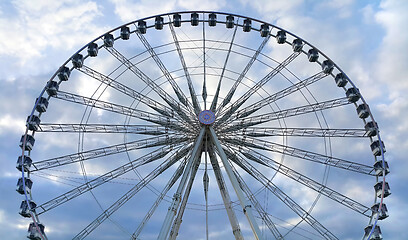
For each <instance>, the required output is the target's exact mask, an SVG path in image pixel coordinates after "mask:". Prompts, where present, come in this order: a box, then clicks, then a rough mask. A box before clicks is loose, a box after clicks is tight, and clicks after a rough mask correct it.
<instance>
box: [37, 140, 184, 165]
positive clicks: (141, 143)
mask: <svg viewBox="0 0 408 240" xmlns="http://www.w3.org/2000/svg"><path fill="white" fill-rule="evenodd" d="M188 140H189V139H188V138H187V137H173V136H170V137H169V136H160V137H152V138H147V139H141V140H136V141H132V142H127V143H121V144H116V145H111V146H107V147H102V148H96V149H92V150H88V151H84V152H78V153H73V154H69V155H64V156H60V157H55V158H50V159H45V160H42V161H37V162H33V167H34V169H33V170H32V172H35V171H38V170H43V169H49V168H55V167H60V166H63V165H67V164H72V163H76V162H80V161H87V160H91V159H95V158H99V157H104V156H109V155H113V154H118V153H123V152H129V151H133V150H137V149H143V148H150V147H158V146H166V145H167V146H175V145H177V144H181V143H184V142H187V141H188Z"/></svg>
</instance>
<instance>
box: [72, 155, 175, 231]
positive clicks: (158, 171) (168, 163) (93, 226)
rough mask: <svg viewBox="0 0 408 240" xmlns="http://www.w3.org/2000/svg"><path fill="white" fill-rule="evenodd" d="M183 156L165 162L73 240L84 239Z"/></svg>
mask: <svg viewBox="0 0 408 240" xmlns="http://www.w3.org/2000/svg"><path fill="white" fill-rule="evenodd" d="M181 157H182V156H179V157H176V156H175V157H173V158H170V159H168V160H167V161H164V162H163V163H162V164H160V165H159V166H158V167H156V168H155V169H154V170H153V171H152V172H150V173H149V174H148V175H147V176H146V177H145V178H143V179H142V180H141V181H140V182H138V183H137V184H136V185H135V186H134V187H132V188H131V189H130V190H129V191H128V192H127V193H125V194H124V195H123V196H122V197H120V198H119V199H118V200H117V201H116V202H115V203H113V204H112V205H111V206H110V207H109V208H108V209H106V210H105V211H104V212H103V213H102V214H101V215H99V216H98V217H97V218H96V219H95V220H94V221H92V222H91V223H90V224H89V225H88V226H86V227H85V228H84V229H83V230H82V231H81V232H79V233H78V234H77V235H76V236H75V237H74V238H73V239H84V238H85V237H86V236H88V235H89V234H90V233H91V232H92V231H93V230H95V229H96V228H97V227H98V226H99V225H101V224H102V223H103V222H104V221H105V220H106V219H107V218H109V217H110V216H111V215H112V214H113V213H115V212H116V211H117V210H118V209H119V208H121V207H122V206H123V205H124V204H125V203H126V202H127V201H129V200H130V199H131V198H132V197H133V196H134V195H135V194H136V193H138V192H139V191H140V190H141V189H143V188H144V187H145V186H146V185H147V184H149V183H150V182H151V181H152V180H154V179H155V178H156V177H157V176H159V175H160V174H161V173H163V172H164V171H165V170H167V169H168V168H169V167H171V166H172V165H173V164H175V163H176V162H177V161H178V160H179V159H180V158H181Z"/></svg>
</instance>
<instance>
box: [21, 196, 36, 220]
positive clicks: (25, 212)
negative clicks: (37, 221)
mask: <svg viewBox="0 0 408 240" xmlns="http://www.w3.org/2000/svg"><path fill="white" fill-rule="evenodd" d="M28 204H29V205H30V207H28ZM28 204H27V201H25V200H24V201H22V202H21V204H20V211H19V212H18V213H19V214H20V215H21V216H23V217H26V218H28V217H31V214H30V209H31V210H32V211H34V208H36V207H37V204H35V202H33V201H30V200H28Z"/></svg>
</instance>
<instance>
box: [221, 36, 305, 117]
mask: <svg viewBox="0 0 408 240" xmlns="http://www.w3.org/2000/svg"><path fill="white" fill-rule="evenodd" d="M268 36H270V35H269V34H268ZM299 54H300V52H294V53H292V54H291V55H290V56H289V57H288V58H286V59H285V60H284V61H283V62H281V63H280V64H279V65H278V66H277V67H276V68H274V69H273V70H272V71H271V72H270V73H268V75H266V76H265V77H264V78H262V79H261V80H260V81H259V82H257V83H256V84H255V85H254V86H253V87H251V88H250V89H249V90H248V91H246V92H245V93H244V94H243V95H242V96H241V97H240V98H239V99H238V100H237V101H235V102H234V103H233V104H231V106H229V108H228V109H227V110H226V111H224V112H222V113H221V114H220V116H221V118H220V119H219V120H218V121H217V124H221V123H223V122H225V121H226V120H227V119H229V118H230V117H231V115H232V114H233V113H234V112H235V111H236V110H238V108H239V107H241V106H242V104H244V103H245V102H246V101H247V100H248V99H249V98H250V97H251V96H252V95H253V94H254V93H255V92H257V91H258V90H259V89H260V88H261V87H262V86H264V85H265V84H266V83H267V82H268V81H269V80H271V79H272V78H273V77H275V76H276V75H277V74H278V73H279V72H280V71H282V70H283V69H284V68H285V67H286V66H287V65H289V63H291V62H292V61H293V60H294V59H295V58H296V57H297V56H299ZM228 97H229V96H228V95H227V98H228Z"/></svg>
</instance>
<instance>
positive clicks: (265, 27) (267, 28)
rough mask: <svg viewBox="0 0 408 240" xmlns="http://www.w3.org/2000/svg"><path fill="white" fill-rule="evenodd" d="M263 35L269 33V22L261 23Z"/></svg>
mask: <svg viewBox="0 0 408 240" xmlns="http://www.w3.org/2000/svg"><path fill="white" fill-rule="evenodd" d="M260 32H261V37H266V36H268V34H269V25H268V24H262V25H261V30H260Z"/></svg>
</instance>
